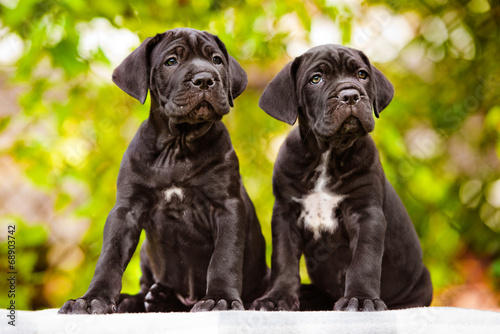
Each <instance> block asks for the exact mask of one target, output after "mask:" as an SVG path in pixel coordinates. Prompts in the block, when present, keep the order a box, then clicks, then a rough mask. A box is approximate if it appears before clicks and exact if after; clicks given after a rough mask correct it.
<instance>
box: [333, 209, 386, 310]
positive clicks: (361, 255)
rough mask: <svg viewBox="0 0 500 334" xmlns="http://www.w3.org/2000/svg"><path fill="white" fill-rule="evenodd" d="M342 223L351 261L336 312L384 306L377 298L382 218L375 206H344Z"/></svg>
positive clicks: (380, 261) (383, 224)
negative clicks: (343, 221) (347, 236)
mask: <svg viewBox="0 0 500 334" xmlns="http://www.w3.org/2000/svg"><path fill="white" fill-rule="evenodd" d="M344 217H345V223H346V224H345V225H346V229H347V234H348V235H349V240H350V248H351V252H352V261H351V264H350V265H349V267H348V268H347V272H346V278H345V292H344V297H342V298H340V299H339V300H338V301H337V302H336V303H335V306H334V310H336V311H382V310H386V309H387V306H386V305H385V303H384V302H383V301H382V300H381V299H380V277H381V273H382V255H383V253H384V239H385V229H386V221H385V216H384V212H383V211H382V209H380V208H378V207H376V206H365V207H363V206H359V207H353V208H348V209H347V210H346V211H345V213H344Z"/></svg>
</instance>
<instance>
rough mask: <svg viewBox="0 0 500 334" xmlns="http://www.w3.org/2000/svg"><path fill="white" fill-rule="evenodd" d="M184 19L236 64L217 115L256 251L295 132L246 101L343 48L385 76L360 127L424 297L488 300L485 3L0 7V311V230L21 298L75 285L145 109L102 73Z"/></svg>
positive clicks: (52, 3) (489, 56) (494, 297)
mask: <svg viewBox="0 0 500 334" xmlns="http://www.w3.org/2000/svg"><path fill="white" fill-rule="evenodd" d="M185 26H188V27H192V28H196V29H200V30H207V31H209V32H211V33H214V34H217V35H218V36H219V37H220V38H221V39H222V41H224V42H225V43H226V46H227V49H228V51H229V53H230V54H231V55H232V56H234V57H235V58H236V59H237V60H238V61H239V62H240V63H241V64H242V66H243V68H244V69H245V70H246V71H247V73H248V77H249V85H248V88H247V90H246V91H245V92H244V93H243V94H242V95H241V96H240V97H238V99H236V101H235V108H234V109H233V110H232V111H231V113H230V114H229V115H228V116H226V117H225V118H224V122H225V124H226V125H227V127H228V128H229V131H230V133H231V136H232V140H233V143H234V146H235V148H236V152H237V154H238V156H239V158H240V165H241V173H242V175H243V181H244V184H245V186H246V188H247V190H248V192H249V194H250V197H251V198H252V200H253V201H254V204H255V206H256V208H257V213H258V216H259V219H260V221H261V224H262V229H263V232H264V234H265V236H266V239H267V242H268V245H269V246H268V254H267V255H268V259H269V258H270V255H271V248H270V244H271V243H270V242H271V228H270V217H271V210H272V205H273V201H274V199H273V196H272V189H271V174H272V166H273V162H274V159H275V157H276V154H277V150H278V148H279V146H280V145H281V143H282V141H283V139H284V138H285V136H286V135H287V133H288V132H289V131H290V129H291V127H290V126H288V125H286V124H284V123H280V122H279V121H277V120H274V119H272V118H271V117H269V116H267V115H266V114H265V113H264V112H263V111H262V110H260V109H259V108H258V98H259V96H260V94H261V93H262V91H263V89H264V88H265V85H266V84H267V83H268V82H269V81H270V80H271V79H272V77H273V76H274V75H275V74H276V73H277V72H278V71H279V70H280V69H281V68H282V67H283V65H285V64H286V63H287V62H289V61H290V60H291V59H293V58H294V57H296V56H298V55H300V54H301V53H302V52H304V51H306V50H307V49H308V48H310V47H312V46H315V45H320V44H326V43H337V44H344V45H348V46H351V47H354V48H357V49H360V50H363V51H364V52H365V53H366V54H367V55H368V56H369V57H370V59H371V60H372V61H373V62H374V63H375V64H376V66H377V67H378V68H379V69H380V70H381V71H382V72H383V73H384V74H385V75H386V76H387V77H388V78H389V80H390V81H391V82H392V83H393V84H394V86H395V89H396V96H395V98H394V100H393V102H392V103H391V104H390V105H389V107H388V108H387V109H386V110H384V111H383V112H382V114H381V117H380V119H378V120H377V121H376V127H375V131H374V133H373V134H372V136H373V137H374V139H375V141H376V143H377V145H378V148H379V151H380V155H381V159H382V163H383V166H384V169H385V172H386V174H387V177H388V179H389V180H390V181H391V182H392V184H393V185H394V187H395V188H396V190H397V192H398V193H399V195H400V197H401V198H402V200H403V202H404V203H405V205H406V208H407V209H408V212H409V214H410V216H411V217H412V219H413V222H414V224H415V227H416V229H417V232H418V235H419V237H420V239H421V243H422V248H423V251H424V261H425V263H426V265H427V266H428V267H429V269H430V271H431V275H432V280H433V283H434V287H435V297H434V301H433V305H436V306H441V305H452V306H461V307H468V308H478V309H497V310H498V309H499V307H500V163H499V154H500V140H499V131H500V62H499V55H500V5H499V2H498V1H497V0H490V1H488V0H472V1H467V0H462V1H458V0H448V1H447V0H420V1H409V0H403V1H396V0H394V1H371V0H369V1H361V0H343V1H333V0H326V1H322V0H308V1H296V0H289V1H276V0H270V1H259V0H235V1H229V0H202V1H190V0H157V1H134V2H132V1H123V0H106V1H102V0H86V1H83V0H47V1H43V0H42V1H40V0H23V1H19V0H0V273H1V274H0V275H1V279H0V291H2V293H0V305H2V307H6V305H8V302H9V301H8V299H7V293H4V292H5V291H7V290H8V286H7V280H6V279H4V278H6V277H7V276H6V275H7V274H6V272H7V271H8V270H7V243H6V239H7V226H8V225H15V226H16V235H15V237H16V254H17V259H16V261H17V262H16V269H17V271H18V275H17V291H16V292H17V293H16V306H17V308H18V309H26V310H36V309H43V308H50V307H60V306H61V305H62V304H63V302H64V301H65V300H67V299H68V298H76V297H79V296H81V295H82V294H83V293H84V292H85V291H86V289H87V288H88V285H89V283H90V280H91V278H92V275H93V273H94V267H95V264H96V261H97V258H98V256H99V252H100V249H101V244H102V230H103V226H104V222H105V219H106V216H107V214H108V212H109V211H110V210H111V208H112V207H113V205H114V200H115V195H116V186H115V183H116V178H117V174H118V168H119V164H120V160H121V157H122V155H123V153H124V151H125V149H126V147H127V145H128V143H129V142H130V140H131V138H132V137H133V135H134V134H135V131H136V130H137V128H138V126H139V124H140V123H141V122H142V121H143V120H144V119H146V118H147V116H148V113H149V101H147V102H146V104H145V105H141V104H140V103H139V102H138V101H137V100H135V99H133V98H131V97H130V96H128V95H127V94H125V93H124V92H122V91H121V90H120V89H119V88H118V87H116V86H115V85H113V83H112V82H111V73H112V70H113V69H114V67H116V66H117V65H118V64H119V63H120V62H121V61H122V60H123V59H124V58H125V57H126V56H127V55H128V54H129V53H130V52H131V51H132V50H133V49H134V48H135V47H137V46H138V45H139V44H140V42H141V41H142V40H144V39H145V38H147V37H149V36H153V35H155V34H156V33H160V32H164V31H165V30H168V29H172V28H176V27H185ZM148 100H149V99H148ZM142 238H144V235H143V236H142ZM136 255H137V254H136ZM4 276H5V277H4ZM139 277H140V269H139V261H138V256H134V258H133V260H132V261H131V263H130V264H129V267H128V268H127V270H126V272H125V275H124V278H123V291H124V292H128V293H136V292H137V291H138V290H139V284H138V280H139ZM302 279H303V281H305V282H307V281H308V278H307V274H306V272H305V270H303V271H302Z"/></svg>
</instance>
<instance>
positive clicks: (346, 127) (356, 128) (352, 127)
mask: <svg viewBox="0 0 500 334" xmlns="http://www.w3.org/2000/svg"><path fill="white" fill-rule="evenodd" d="M365 134H366V131H365V130H364V128H363V126H362V124H361V122H360V120H359V119H358V118H357V117H354V116H349V117H347V118H346V120H345V121H344V122H343V123H342V124H341V125H340V127H339V128H338V129H337V130H336V131H334V132H328V131H325V130H319V131H316V137H317V138H318V139H319V140H321V141H323V142H328V143H332V144H333V145H334V146H339V147H346V146H350V145H352V143H354V141H355V140H356V139H357V138H359V137H362V136H364V135H365Z"/></svg>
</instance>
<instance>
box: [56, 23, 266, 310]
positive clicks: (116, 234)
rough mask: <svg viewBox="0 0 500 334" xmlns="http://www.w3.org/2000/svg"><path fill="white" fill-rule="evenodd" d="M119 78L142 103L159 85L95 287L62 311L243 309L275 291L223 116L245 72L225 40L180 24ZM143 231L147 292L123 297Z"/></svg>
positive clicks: (139, 52)
mask: <svg viewBox="0 0 500 334" xmlns="http://www.w3.org/2000/svg"><path fill="white" fill-rule="evenodd" d="M113 81H114V82H115V83H116V84H117V85H118V86H119V87H120V88H121V89H123V90H124V91H125V92H126V93H128V94H130V95H131V96H133V97H135V98H136V99H138V100H139V101H140V102H141V103H144V101H145V99H146V96H147V93H148V90H149V91H150V94H151V111H150V115H149V118H148V119H147V120H146V121H144V123H143V124H142V125H141V127H140V128H139V130H138V132H137V134H136V135H135V137H134V139H133V140H132V142H131V143H130V146H129V147H128V149H127V151H126V152H125V154H124V156H123V160H122V163H121V166H120V173H119V176H118V182H117V188H118V193H117V201H116V205H115V207H114V208H113V209H112V210H111V212H110V214H109V216H108V219H107V221H106V225H105V227H104V240H103V246H102V250H101V255H100V257H99V260H98V262H97V266H96V270H95V274H94V278H93V279H92V282H91V283H90V287H89V289H88V291H87V292H86V293H85V295H84V296H83V297H81V298H78V299H76V300H69V301H68V302H66V304H64V306H63V307H62V308H61V309H60V310H59V313H111V312H115V311H117V310H118V311H119V312H141V311H142V312H144V311H155V312H158V311H167V312H168V311H189V310H191V311H203V310H226V309H243V308H244V303H250V302H252V301H253V300H254V299H255V298H257V297H258V296H259V295H261V294H262V293H264V292H265V290H266V288H267V281H266V279H267V277H268V275H267V273H268V267H267V265H266V263H265V241H264V238H263V236H262V233H261V229H260V225H259V222H258V220H257V216H256V214H255V209H254V207H253V204H252V202H251V201H250V198H249V197H248V195H247V193H246V191H245V188H244V187H243V184H242V182H241V177H240V174H239V165H238V158H237V157H236V153H235V151H234V149H233V146H232V144H231V140H230V138H229V134H228V132H227V129H226V127H225V126H224V124H223V123H222V122H220V119H221V118H222V116H223V115H225V114H227V113H228V112H229V109H230V106H233V99H234V98H236V97H237V96H238V95H240V94H241V93H242V92H243V90H244V89H245V87H246V84H247V76H246V73H245V72H244V70H243V69H242V68H241V67H240V65H239V64H238V63H237V62H236V60H235V59H234V58H232V57H231V56H229V55H228V53H227V51H226V48H225V46H224V44H223V43H222V42H221V41H220V40H219V38H218V37H216V36H214V35H211V34H209V33H207V32H200V31H197V30H194V29H174V30H170V31H167V32H165V33H163V34H158V35H156V36H155V37H154V38H148V39H146V40H145V41H144V42H143V43H142V44H141V45H140V46H139V47H138V48H137V49H136V50H135V51H134V52H132V54H130V55H129V56H128V57H127V58H126V59H125V60H124V61H123V62H122V64H120V66H119V67H118V68H117V69H116V70H115V71H114V73H113ZM142 229H144V230H145V231H146V241H145V242H144V244H143V245H142V249H141V269H142V273H143V276H142V277H141V282H140V283H141V290H140V293H139V294H138V295H134V296H129V295H120V296H119V294H120V290H121V287H122V284H121V280H122V274H123V272H124V270H125V267H126V266H127V264H128V262H129V260H130V258H131V256H132V254H133V253H134V251H135V249H136V247H137V243H138V241H139V235H140V233H141V230H142ZM259 293H260V294H259ZM193 305H194V306H193Z"/></svg>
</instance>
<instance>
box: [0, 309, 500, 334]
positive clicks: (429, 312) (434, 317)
mask: <svg viewBox="0 0 500 334" xmlns="http://www.w3.org/2000/svg"><path fill="white" fill-rule="evenodd" d="M15 318H16V320H15V324H16V326H15V327H13V326H11V325H9V324H8V321H10V319H9V312H8V311H7V310H5V309H4V310H1V311H0V319H1V320H0V333H3V334H10V333H16V334H18V333H21V334H25V333H26V334H28V333H40V334H45V333H64V334H81V333H92V334H105V333H120V334H125V333H133V334H137V333H140V334H146V333H169V334H170V333H180V334H181V333H182V334H186V333H203V334H210V333H214V334H215V333H228V334H239V333H242V334H243V333H258V334H262V333H272V334H281V333H283V334H293V333H311V334H320V333H328V334H333V333H341V334H346V333H356V334H360V333H361V334H362V333H370V334H376V333H410V334H418V333H423V334H431V333H439V334H443V333H453V334H455V333H473V334H489V333H491V334H499V333H500V313H497V312H490V311H478V310H469V309H463V308H453V307H424V308H413V309H407V310H398V311H384V312H371V313H360V312H333V311H331V312H256V311H223V312H205V313H134V314H110V315H59V314H57V310H56V309H50V310H44V311H16V314H15Z"/></svg>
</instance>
